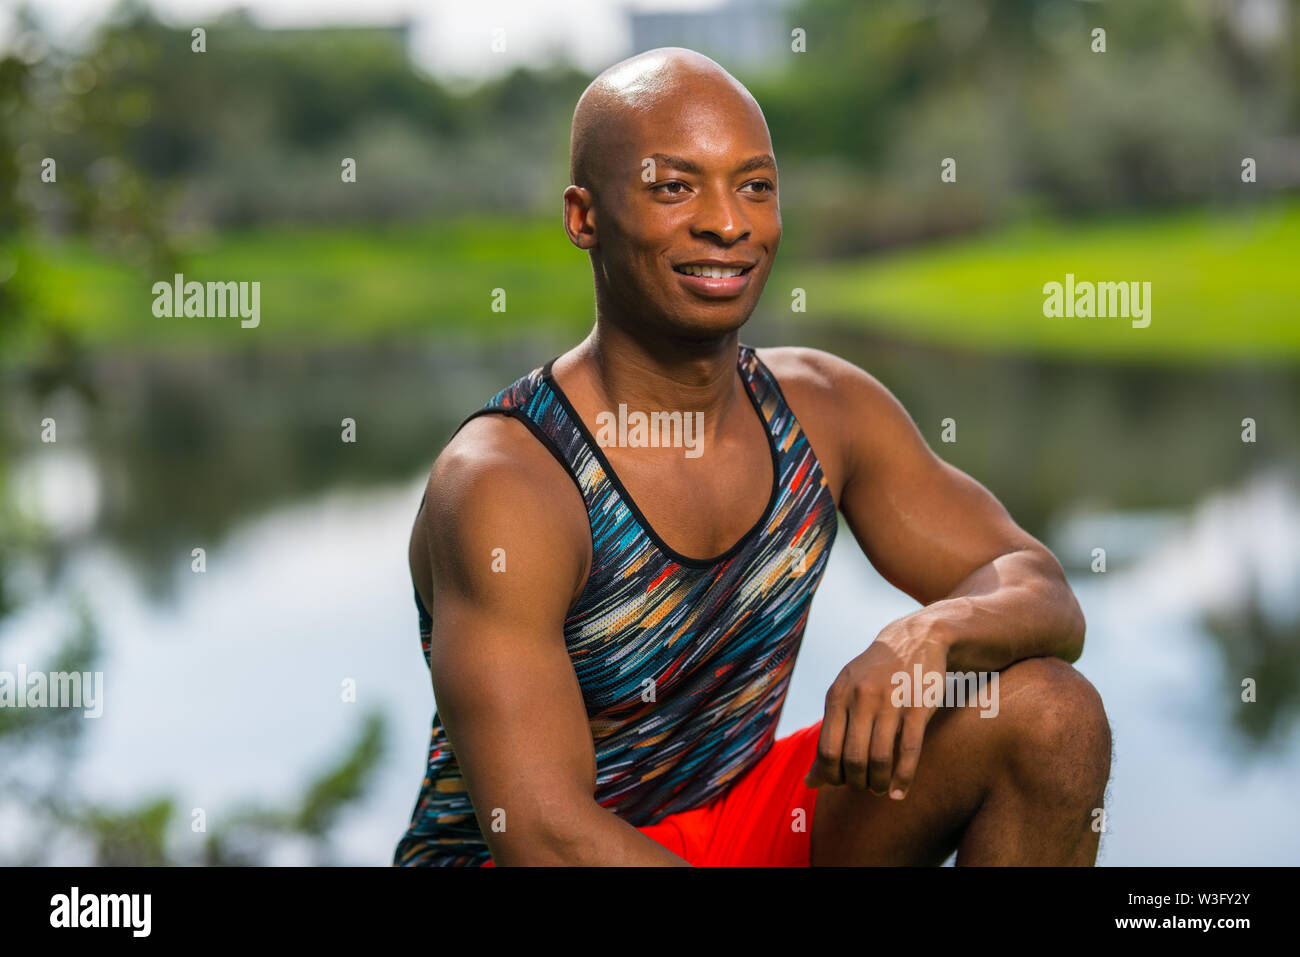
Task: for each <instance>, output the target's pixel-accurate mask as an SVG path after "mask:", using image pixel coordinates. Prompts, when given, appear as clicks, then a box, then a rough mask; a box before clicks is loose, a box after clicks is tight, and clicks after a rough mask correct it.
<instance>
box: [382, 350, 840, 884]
mask: <svg viewBox="0 0 1300 957" xmlns="http://www.w3.org/2000/svg"><path fill="white" fill-rule="evenodd" d="M738 352H739V355H738V359H737V366H738V370H739V373H740V376H741V379H742V381H743V382H744V384H745V386H746V392H747V394H748V396H749V399H750V401H751V402H752V403H753V406H754V409H755V411H756V412H757V414H758V415H759V416H760V418H761V419H762V421H763V423H764V425H765V426H766V429H767V435H768V444H769V448H770V450H771V454H772V467H773V469H772V474H773V478H774V481H773V483H772V492H771V496H770V498H769V500H768V503H767V509H766V510H765V511H764V513H763V515H762V517H761V518H760V519H759V520H758V522H757V523H756V524H755V525H754V526H753V527H752V528H751V529H750V530H749V531H748V532H747V533H746V534H745V535H744V537H742V538H741V539H740V540H739V541H738V542H736V543H735V544H734V545H733V546H732V547H731V548H729V549H727V550H726V551H725V552H723V553H722V554H721V555H718V556H716V557H714V558H709V559H697V558H690V557H688V556H685V555H681V554H678V553H677V552H675V551H674V550H673V549H672V548H670V547H669V546H668V545H667V544H665V543H664V541H663V540H662V539H661V538H660V537H659V535H658V534H657V533H656V532H655V530H654V529H653V528H652V527H651V526H650V523H649V522H647V521H646V519H645V517H644V516H643V515H642V514H641V511H640V510H639V509H638V508H637V505H636V503H635V502H634V501H632V498H631V496H630V495H628V493H627V490H626V489H625V488H624V487H623V485H622V483H621V482H620V481H619V479H618V476H617V475H615V474H614V470H613V469H612V468H611V467H610V464H609V462H608V460H607V459H606V458H605V455H604V453H603V452H602V450H601V448H600V446H599V444H598V443H597V441H596V440H595V439H594V438H593V437H592V435H591V433H590V432H589V431H588V429H587V426H586V425H585V424H584V423H583V421H582V419H581V418H580V417H579V416H578V414H577V412H575V411H574V408H573V405H572V404H571V403H570V402H569V399H568V397H567V396H565V394H564V392H563V391H561V389H560V387H559V385H558V384H557V383H556V381H555V379H554V378H553V377H552V376H551V366H552V364H553V363H554V362H555V359H552V360H551V361H550V362H547V363H546V365H544V366H542V367H541V368H538V369H534V370H533V371H532V372H531V373H529V374H528V375H526V376H524V377H522V378H520V379H519V380H518V381H516V382H515V383H513V384H512V385H510V386H508V387H506V388H505V389H502V390H501V391H500V392H498V393H497V394H496V395H495V396H493V397H492V398H491V399H490V400H489V401H488V402H487V403H486V404H485V405H483V407H482V408H480V409H478V410H477V411H476V412H474V413H472V414H471V415H469V416H467V417H466V418H465V420H464V421H462V422H461V425H460V426H458V427H457V431H459V430H460V428H461V427H463V426H464V424H465V422H468V421H469V420H470V419H472V418H474V417H475V416H479V415H486V414H488V413H499V414H504V415H510V416H513V417H514V418H517V419H519V420H520V421H521V422H523V423H524V424H525V425H526V426H527V427H528V428H529V429H530V430H531V431H532V432H533V434H534V435H535V436H536V437H537V439H538V440H539V441H541V442H542V444H543V445H545V446H546V447H547V449H549V450H550V452H551V454H552V455H554V456H555V458H556V459H557V460H559V462H560V464H561V465H563V466H564V468H565V469H566V470H567V471H568V472H569V474H570V476H571V477H572V478H573V480H574V482H575V483H576V484H577V486H578V490H579V491H580V492H581V493H582V498H583V501H584V502H585V503H586V507H587V515H588V517H589V519H590V522H591V547H592V557H591V573H590V576H589V577H588V579H587V583H586V586H585V588H584V589H583V591H582V593H581V594H580V595H579V597H578V598H577V600H576V601H575V602H574V604H573V606H572V607H571V608H570V609H569V613H568V616H567V617H566V619H565V622H564V641H565V644H566V646H567V648H568V652H569V657H570V659H571V660H572V662H573V669H574V671H575V672H576V673H577V677H578V682H579V685H580V686H581V689H582V696H583V700H584V702H585V703H586V708H587V715H588V718H589V720H590V723H591V738H592V742H593V744H594V745H595V751H596V790H595V794H594V797H595V800H596V801H597V803H598V804H600V805H601V806H603V807H606V808H608V809H609V810H610V811H612V812H613V813H615V814H617V815H618V816H619V817H621V818H623V819H624V820H626V821H627V822H628V823H630V824H631V825H632V826H633V827H644V826H646V825H648V824H653V823H655V822H657V821H659V820H661V819H662V818H664V817H666V816H668V815H670V814H674V813H676V812H678V811H685V810H688V809H690V808H695V807H700V806H702V805H705V804H708V803H710V802H712V801H713V800H715V799H717V798H719V797H720V796H721V795H722V794H723V792H724V791H725V790H726V789H727V786H728V785H729V784H730V783H731V782H732V781H734V780H735V779H736V778H737V777H738V776H739V775H741V774H743V773H744V772H745V771H746V770H748V769H749V768H750V767H752V766H753V765H754V764H755V763H756V762H757V761H758V760H759V759H760V758H761V757H762V756H763V755H764V754H765V753H766V752H767V750H768V748H770V747H771V745H772V742H773V740H775V737H776V725H777V720H778V718H779V717H780V715H781V708H782V706H783V704H784V703H785V695H786V691H787V689H788V688H789V686H790V676H791V673H792V672H793V670H794V663H795V656H796V655H797V653H798V651H799V644H800V641H801V640H802V638H803V632H804V625H805V624H806V622H807V621H808V612H809V608H810V606H811V602H812V598H813V592H814V591H815V590H816V588H817V584H818V582H819V581H820V580H821V577H822V574H823V572H824V571H825V568H826V562H827V560H828V559H829V557H830V549H831V543H832V542H833V541H834V540H835V532H836V528H837V526H838V517H837V514H836V508H835V501H834V498H833V497H832V495H831V493H830V489H829V488H828V487H827V484H826V476H825V475H823V474H822V470H821V467H820V465H819V464H818V462H817V458H816V456H814V455H813V451H812V448H811V447H810V446H809V444H808V440H807V438H806V437H805V435H804V432H803V430H802V429H801V428H800V427H799V423H798V422H797V421H796V420H795V417H794V415H793V413H792V412H791V411H790V407H789V405H787V404H786V401H785V397H784V396H783V395H782V394H781V388H780V386H779V385H778V384H777V381H776V379H775V377H774V376H773V375H772V373H771V371H770V370H769V369H768V368H767V367H766V366H765V365H764V364H763V363H762V361H760V360H759V358H758V356H757V354H756V353H755V352H754V350H753V348H751V347H749V346H746V345H744V344H741V345H740V347H739V350H738ZM556 358H558V356H557V357H556ZM453 434H454V433H453ZM423 504H424V503H423V501H421V507H423ZM415 604H416V608H417V611H418V613H419V623H420V642H421V645H422V647H423V649H424V658H425V663H426V665H427V664H428V663H429V650H430V642H431V640H432V620H431V618H430V615H429V612H428V610H427V609H426V608H425V607H424V603H423V602H422V601H421V600H420V595H419V592H418V591H417V592H416V595H415ZM489 859H490V854H489V851H488V847H487V844H486V843H485V842H484V840H483V836H482V833H481V832H480V830H479V825H478V821H477V819H476V818H475V814H474V808H473V806H472V804H471V803H470V799H469V795H468V793H467V792H466V790H465V787H464V784H463V781H462V779H461V773H460V768H459V767H458V766H457V764H456V756H455V754H454V753H453V751H452V748H451V745H450V743H449V742H448V740H447V736H446V734H445V733H444V731H443V728H442V726H441V722H440V721H439V718H438V714H437V712H436V711H435V712H434V715H433V735H432V739H431V741H430V743H429V761H428V770H427V773H426V774H425V777H424V782H423V785H422V786H421V789H420V796H419V799H418V801H417V803H416V805H415V810H414V812H413V813H412V815H411V821H410V826H409V827H408V829H407V831H406V833H405V835H403V837H402V839H401V840H400V841H399V842H398V845H397V849H396V851H395V853H394V856H393V863H394V865H398V866H410V865H435V866H447V865H479V864H483V863H485V862H486V861H487V860H489Z"/></svg>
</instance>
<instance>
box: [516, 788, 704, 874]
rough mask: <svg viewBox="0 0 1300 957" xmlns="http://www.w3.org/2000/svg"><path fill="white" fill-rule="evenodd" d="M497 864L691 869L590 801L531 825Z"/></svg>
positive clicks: (588, 799)
mask: <svg viewBox="0 0 1300 957" xmlns="http://www.w3.org/2000/svg"><path fill="white" fill-rule="evenodd" d="M495 856H496V855H495V854H494V857H495ZM497 863H499V864H506V865H525V866H536V865H541V866H562V867H563V866H571V867H572V866H578V867H597V866H626V865H633V866H642V867H674V866H675V867H689V866H690V865H689V864H688V863H687V862H686V861H685V860H683V859H682V858H680V857H678V856H677V855H676V854H674V853H672V852H671V851H669V850H668V849H667V848H666V847H664V846H663V845H662V844H659V843H657V842H656V841H654V840H652V839H650V838H648V837H646V836H645V835H644V834H642V833H641V832H640V831H639V830H637V829H636V828H635V827H633V826H632V825H631V824H629V823H627V821H624V820H623V819H622V818H620V817H618V816H616V815H615V814H614V813H613V812H612V811H609V810H607V809H605V808H603V807H601V806H600V805H599V804H597V803H596V802H595V801H593V800H591V799H590V798H587V799H585V800H582V801H578V802H574V804H573V811H572V813H570V814H565V815H563V816H562V817H558V818H557V817H554V816H551V817H549V818H548V819H547V820H545V821H541V820H539V821H536V822H534V823H533V824H532V826H529V827H528V828H527V833H526V836H523V837H522V838H521V839H519V840H516V841H513V842H511V843H510V846H509V847H507V848H502V849H501V852H500V860H498V861H497Z"/></svg>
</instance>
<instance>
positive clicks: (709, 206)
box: [692, 189, 752, 246]
mask: <svg viewBox="0 0 1300 957" xmlns="http://www.w3.org/2000/svg"><path fill="white" fill-rule="evenodd" d="M696 210H697V215H696V217H695V222H694V224H693V225H692V229H693V230H694V232H696V233H697V234H710V235H713V236H716V237H717V238H718V239H719V240H720V241H721V242H722V243H724V244H726V245H728V246H730V245H732V244H733V243H735V242H737V241H739V240H741V239H744V238H745V237H746V236H748V235H749V233H750V230H751V229H752V226H751V224H750V222H749V217H747V216H746V215H745V214H744V211H743V210H742V209H741V207H740V198H739V197H736V196H732V195H730V194H729V193H728V192H727V191H726V190H725V189H711V190H707V191H705V193H704V194H703V195H702V196H701V202H700V203H699V204H698V205H697V206H696Z"/></svg>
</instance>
